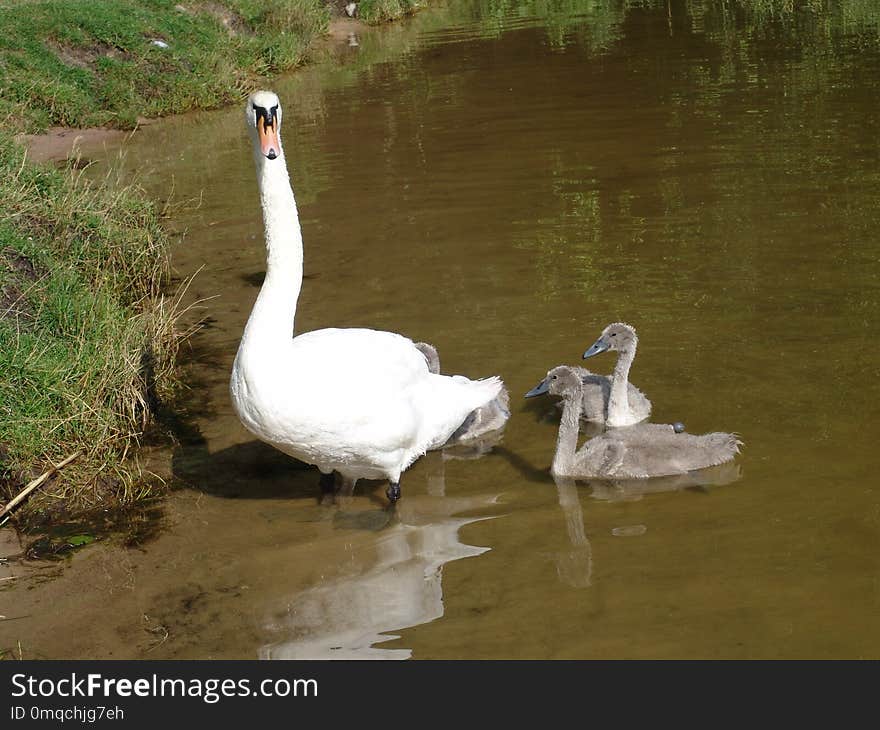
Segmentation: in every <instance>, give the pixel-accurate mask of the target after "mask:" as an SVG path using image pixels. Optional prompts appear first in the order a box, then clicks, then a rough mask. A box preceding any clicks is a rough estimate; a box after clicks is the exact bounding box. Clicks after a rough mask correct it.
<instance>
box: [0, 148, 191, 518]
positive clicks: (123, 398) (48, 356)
mask: <svg viewBox="0 0 880 730" xmlns="http://www.w3.org/2000/svg"><path fill="white" fill-rule="evenodd" d="M0 197H2V200H3V216H2V220H0V497H2V498H3V499H4V501H6V500H7V499H9V498H11V497H12V496H13V495H14V494H16V493H17V492H18V491H19V490H20V489H21V487H22V486H23V485H24V484H25V483H26V482H27V481H28V480H29V479H31V478H33V477H34V476H36V475H37V474H39V473H40V472H42V471H43V470H44V469H46V468H47V467H48V466H49V465H50V464H53V463H57V462H59V461H61V460H62V459H63V458H64V457H66V456H68V455H70V454H73V453H77V452H79V453H80V456H79V457H78V458H77V459H76V460H75V461H74V462H72V463H71V464H70V465H69V466H67V467H65V468H64V469H63V470H62V471H61V472H60V473H59V474H58V475H57V476H55V477H54V478H53V479H52V480H51V482H50V483H49V484H48V485H47V486H46V487H44V488H43V489H42V490H40V491H39V492H36V493H35V495H34V497H33V498H32V499H31V500H30V501H29V502H28V503H27V508H28V509H27V510H26V512H23V513H22V514H27V515H28V517H31V518H32V517H35V516H37V515H38V514H39V513H41V512H42V513H52V512H57V511H58V510H59V509H61V510H63V511H66V512H70V511H76V510H79V509H82V508H89V507H92V506H96V505H101V506H102V507H109V506H115V505H119V504H126V503H130V502H132V501H134V500H135V499H136V498H137V497H138V496H142V495H143V493H144V491H145V489H146V490H148V488H144V487H140V486H139V481H140V480H139V478H138V476H139V475H137V474H136V472H137V469H136V467H135V466H134V464H133V462H131V461H128V462H126V461H125V459H124V455H125V454H126V453H127V452H128V451H129V450H130V448H131V446H132V444H133V443H134V442H135V441H136V440H137V438H138V436H139V434H141V433H142V431H143V428H144V427H145V426H146V424H147V422H148V421H149V415H150V406H151V405H152V404H151V402H150V401H151V400H152V401H154V402H155V401H156V399H158V398H160V397H162V396H163V395H165V394H167V391H168V390H169V389H170V388H171V383H172V378H170V377H169V373H170V371H171V365H172V361H173V356H174V351H175V347H176V338H175V335H174V331H173V316H172V312H171V311H170V309H171V308H170V306H169V305H168V304H167V303H166V302H165V300H164V299H163V298H162V296H161V293H160V291H161V287H162V285H163V284H164V282H165V277H166V275H167V237H166V234H165V233H164V231H163V230H162V228H161V227H160V225H159V221H158V216H157V213H156V211H155V209H154V208H153V206H152V205H151V204H150V203H148V202H147V201H146V200H145V198H144V197H143V195H141V194H140V193H139V191H138V190H136V189H134V188H120V187H118V186H117V185H115V184H112V183H111V181H109V180H105V181H102V182H101V183H97V184H96V183H90V182H88V181H87V180H86V179H85V178H84V177H83V176H82V174H81V173H78V172H76V171H75V170H55V169H52V168H49V167H43V166H36V165H31V164H26V163H24V150H23V149H22V148H21V147H19V146H17V145H15V144H13V143H12V142H11V141H10V140H8V139H6V140H0Z"/></svg>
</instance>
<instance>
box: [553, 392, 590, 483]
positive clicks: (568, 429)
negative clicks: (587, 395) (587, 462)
mask: <svg viewBox="0 0 880 730" xmlns="http://www.w3.org/2000/svg"><path fill="white" fill-rule="evenodd" d="M583 398H584V394H583V387H576V388H573V389H572V390H571V391H570V392H568V393H565V394H564V396H563V400H562V418H561V419H560V421H559V434H558V435H557V436H556V453H555V454H554V456H553V465H552V467H551V471H552V472H553V473H554V474H561V475H571V474H572V472H573V469H574V460H575V454H576V453H577V444H578V432H579V430H580V415H581V401H583Z"/></svg>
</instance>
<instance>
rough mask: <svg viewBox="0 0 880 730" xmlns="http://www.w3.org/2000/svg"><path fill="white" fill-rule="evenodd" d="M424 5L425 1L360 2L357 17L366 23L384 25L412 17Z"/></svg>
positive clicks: (387, 0)
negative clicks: (405, 17)
mask: <svg viewBox="0 0 880 730" xmlns="http://www.w3.org/2000/svg"><path fill="white" fill-rule="evenodd" d="M426 4H427V1H426V0H360V2H359V3H358V17H359V18H360V19H361V20H363V21H364V22H366V23H386V22H388V21H391V20H398V19H400V18H402V17H404V16H406V15H412V14H413V13H415V12H416V11H418V10H420V9H421V8H423V7H425V5H426Z"/></svg>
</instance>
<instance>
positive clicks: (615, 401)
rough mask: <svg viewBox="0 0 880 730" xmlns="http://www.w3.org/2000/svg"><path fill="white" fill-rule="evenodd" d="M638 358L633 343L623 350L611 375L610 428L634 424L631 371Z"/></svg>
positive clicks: (607, 420)
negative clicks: (630, 382) (630, 385)
mask: <svg viewBox="0 0 880 730" xmlns="http://www.w3.org/2000/svg"><path fill="white" fill-rule="evenodd" d="M635 356H636V343H635V342H632V343H631V344H630V345H628V346H627V347H626V349H624V350H621V351H620V354H619V355H618V357H617V363H616V364H615V365H614V372H613V373H612V375H611V392H610V393H609V394H608V413H607V416H606V422H607V424H608V425H609V426H620V425H627V424H629V423H631V422H632V412H631V411H630V407H629V369H630V367H631V366H632V363H633V360H634V359H635Z"/></svg>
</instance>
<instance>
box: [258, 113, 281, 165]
mask: <svg viewBox="0 0 880 730" xmlns="http://www.w3.org/2000/svg"><path fill="white" fill-rule="evenodd" d="M257 135H258V136H259V137H260V151H261V152H262V153H263V154H264V155H265V156H266V157H268V158H269V159H270V160H274V159H275V158H276V157H278V155H279V154H281V143H280V142H279V141H278V120H277V118H276V117H275V115H274V114H273V115H272V117H271V119H270V120H269V121H266V117H264V116H262V115H260V116H258V117H257Z"/></svg>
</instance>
